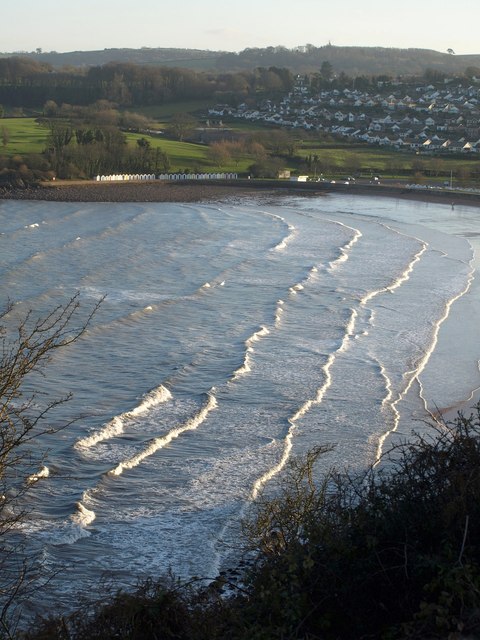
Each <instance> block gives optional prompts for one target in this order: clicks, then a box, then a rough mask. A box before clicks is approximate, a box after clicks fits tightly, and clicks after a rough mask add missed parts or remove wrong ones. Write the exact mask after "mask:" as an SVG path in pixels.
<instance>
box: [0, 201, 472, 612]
mask: <svg viewBox="0 0 480 640" xmlns="http://www.w3.org/2000/svg"><path fill="white" fill-rule="evenodd" d="M479 216H480V213H479V210H478V209H474V208H469V207H458V206H457V207H456V208H455V209H451V207H450V206H445V205H438V204H431V203H430V204H425V203H415V202H405V201H396V200H393V199H387V198H370V197H356V198H355V197H350V196H347V195H331V196H324V197H318V198H317V197H309V198H296V197H291V198H290V197H288V198H287V197H282V198H278V199H274V198H265V197H264V198H260V199H258V200H242V199H236V200H235V201H231V202H225V203H220V204H218V203H217V204H183V205H182V204H164V203H160V204H157V203H145V204H78V203H75V204H73V203H47V202H15V201H3V202H1V203H0V232H1V236H0V245H1V253H0V273H1V279H0V301H1V304H5V303H6V301H7V300H8V299H10V300H12V301H14V302H15V303H16V304H15V306H14V309H13V311H12V312H11V313H9V314H8V315H7V316H6V317H5V319H4V324H6V327H7V330H11V329H13V328H14V327H15V326H16V323H17V322H18V318H19V317H21V316H22V314H23V313H25V312H26V311H27V310H28V309H33V310H34V311H35V314H40V315H41V314H46V313H48V312H49V311H50V310H51V309H52V308H53V307H55V305H57V304H61V303H64V302H66V301H67V300H68V299H69V298H70V297H71V296H72V295H74V294H75V293H76V292H78V293H79V297H80V301H81V304H82V309H84V312H85V313H87V312H88V311H89V310H90V309H91V308H92V306H93V305H94V304H95V302H96V301H97V300H98V299H99V298H100V297H101V296H106V297H105V300H104V301H103V303H102V305H101V307H100V309H99V310H98V312H97V313H96V315H95V317H94V318H93V321H92V324H91V325H90V328H89V329H88V331H87V333H86V334H85V335H84V336H83V337H82V338H81V340H79V341H77V342H75V343H74V344H72V345H70V346H69V347H67V348H65V349H63V350H60V351H58V352H56V353H55V354H54V357H53V358H52V361H51V362H50V363H49V365H48V369H47V370H46V373H47V375H46V376H44V377H43V376H39V375H35V376H32V377H31V378H29V379H28V380H27V389H28V388H31V389H35V390H36V391H37V392H38V396H37V402H38V406H39V407H40V406H41V405H42V402H44V401H45V400H46V399H53V398H58V397H60V396H62V395H64V394H66V393H69V392H72V393H73V398H72V400H71V401H70V402H68V403H66V404H63V405H61V406H59V407H58V410H57V411H56V412H55V413H54V414H52V415H51V424H52V426H60V425H62V424H63V423H65V422H68V421H70V420H72V419H73V418H79V419H78V420H77V421H76V422H75V423H73V424H71V425H70V426H68V427H67V428H65V429H63V430H62V431H60V432H59V433H57V434H56V435H54V436H44V437H42V438H40V439H39V440H38V441H37V442H36V444H35V453H37V454H38V455H40V454H42V453H43V454H44V460H43V461H42V462H41V464H40V463H38V465H37V467H35V469H34V470H30V472H31V473H34V474H36V475H35V477H34V478H33V480H34V484H33V486H32V490H31V492H30V495H29V499H28V504H27V505H26V506H27V507H28V508H29V510H30V514H29V516H28V518H27V520H26V522H25V523H24V525H23V527H22V529H21V531H19V532H17V534H16V535H20V536H21V537H22V540H23V543H24V545H25V551H26V553H28V554H32V553H36V554H39V555H40V557H41V558H42V561H43V562H44V563H45V565H46V567H47V568H48V569H50V570H52V571H56V572H57V575H56V577H55V578H54V579H53V580H52V581H51V582H50V583H49V584H48V585H47V586H45V587H44V588H43V589H42V591H41V593H40V594H39V593H37V594H34V595H33V596H32V598H31V600H29V601H25V605H24V606H25V613H26V614H27V615H31V614H33V613H36V612H41V613H46V612H48V609H49V607H52V610H53V607H55V611H62V610H65V611H68V610H69V609H70V608H71V607H72V606H74V605H75V603H76V602H78V598H79V595H81V594H82V593H83V594H85V593H88V594H93V593H95V590H96V589H97V587H98V585H99V583H100V581H101V580H102V579H103V578H104V577H105V576H108V577H109V578H110V579H111V580H113V581H114V582H115V584H117V585H123V586H129V585H132V584H134V583H135V581H136V579H137V577H139V578H142V577H146V576H154V577H155V576H159V575H161V574H164V573H166V572H167V571H168V570H169V569H171V570H172V571H173V573H174V574H175V575H176V576H178V577H180V578H189V577H191V576H201V577H205V578H213V577H215V575H217V573H218V571H219V570H220V568H221V567H222V566H223V565H225V563H227V564H228V562H229V559H230V558H231V548H232V540H235V536H236V535H237V529H236V527H237V525H238V521H239V518H241V517H242V514H243V513H244V512H245V508H246V506H248V504H249V503H250V502H251V501H252V499H254V498H255V497H256V495H258V493H259V492H260V491H261V490H262V489H264V488H267V487H271V486H273V485H274V483H275V481H276V479H277V478H278V477H279V475H280V474H281V473H282V470H283V469H284V467H285V465H286V464H287V462H288V460H289V459H290V458H291V456H296V455H301V454H304V453H305V452H306V451H308V450H309V449H310V448H311V447H312V446H314V445H317V444H335V448H334V450H333V451H332V452H331V453H329V454H328V455H326V456H325V457H324V458H322V460H321V461H320V463H319V466H318V469H317V473H318V474H321V473H322V470H324V469H326V468H328V467H330V466H332V465H335V466H336V467H337V468H340V469H342V468H349V469H360V468H363V467H364V466H365V465H367V464H369V463H372V462H374V461H375V460H376V459H377V458H378V456H379V455H380V454H381V452H382V451H384V450H385V449H386V448H388V447H389V446H391V444H392V443H394V442H395V441H396V439H398V438H404V437H409V436H410V434H411V432H412V429H417V430H419V429H422V428H423V426H424V420H425V418H426V416H427V415H428V414H427V412H428V411H432V412H435V411H437V410H438V409H442V410H444V409H447V408H452V407H453V408H455V407H461V406H468V402H469V401H470V399H471V398H472V394H473V393H474V392H475V390H477V389H478V387H479V386H480V374H479V365H478V360H479V356H480V353H479V352H480V346H479V343H478V339H477V338H478V329H477V327H478V317H479V312H480V289H479V284H478V278H477V276H478V268H479V258H478V256H479V255H480V254H479V252H478V249H479V247H480V245H479V237H480V225H479ZM80 319H81V318H80Z"/></svg>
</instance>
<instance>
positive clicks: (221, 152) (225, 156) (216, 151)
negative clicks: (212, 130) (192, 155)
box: [207, 142, 232, 168]
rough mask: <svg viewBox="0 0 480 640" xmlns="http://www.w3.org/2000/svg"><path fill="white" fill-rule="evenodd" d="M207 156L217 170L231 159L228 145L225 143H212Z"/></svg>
mask: <svg viewBox="0 0 480 640" xmlns="http://www.w3.org/2000/svg"><path fill="white" fill-rule="evenodd" d="M207 155H208V158H209V160H210V162H211V163H212V164H213V165H214V166H215V167H218V168H220V167H222V166H224V165H226V164H228V163H229V162H230V160H231V159H232V156H231V154H230V148H229V144H228V143H226V142H213V143H212V144H211V145H210V146H209V147H208V151H207Z"/></svg>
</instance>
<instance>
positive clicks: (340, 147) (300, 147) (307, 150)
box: [0, 101, 480, 180]
mask: <svg viewBox="0 0 480 640" xmlns="http://www.w3.org/2000/svg"><path fill="white" fill-rule="evenodd" d="M200 107H205V103H204V102H201V101H198V103H181V104H178V105H173V104H172V105H168V106H159V107H155V108H154V107H152V108H149V109H148V110H142V111H143V112H144V113H145V115H148V116H149V117H155V118H157V119H158V118H164V119H165V121H168V119H169V118H170V117H171V115H172V113H175V112H177V113H178V111H179V110H182V109H183V110H184V111H185V112H186V111H190V112H191V111H192V110H195V109H196V108H200ZM232 128H234V129H236V130H238V131H239V132H241V133H245V134H247V133H254V132H255V131H259V132H262V133H265V132H268V129H266V128H265V127H259V126H258V125H255V124H253V123H234V124H233V126H232ZM4 133H5V135H3V134H4ZM300 135H301V133H300ZM47 137H48V130H47V129H46V128H45V127H42V126H41V125H39V124H38V123H37V122H36V120H35V119H34V118H1V119H0V155H6V156H10V157H11V156H15V155H20V156H26V155H29V154H39V153H42V151H43V150H44V149H45V146H46V143H47ZM126 137H127V142H128V144H129V145H132V146H134V145H136V143H137V140H138V139H139V138H142V137H148V140H149V142H150V144H151V147H152V148H154V149H155V148H160V149H161V150H162V151H163V152H165V153H166V154H167V155H168V158H169V160H170V170H171V171H172V172H180V171H185V170H187V171H188V170H190V171H198V172H203V171H231V172H237V173H246V172H248V167H249V166H250V165H251V164H252V163H253V162H254V159H253V157H251V156H248V155H246V154H245V155H241V156H239V157H237V158H232V159H230V160H227V161H226V162H225V163H223V164H222V165H221V166H219V165H218V164H215V162H214V161H213V160H212V159H211V158H210V157H209V152H208V146H206V145H203V144H193V143H190V142H179V141H175V140H170V139H168V138H164V137H163V136H145V135H141V134H135V133H128V134H127V135H126ZM4 142H6V144H4ZM313 156H318V162H317V166H313V165H310V167H309V169H308V170H307V169H306V168H305V166H306V161H307V159H308V158H309V157H310V158H313ZM415 162H416V163H417V164H420V165H421V166H420V168H419V170H420V171H422V170H424V169H426V170H428V173H429V179H436V180H443V179H445V177H447V176H449V175H450V172H452V173H453V174H454V175H459V173H460V172H463V173H464V174H468V175H469V174H472V173H473V171H476V172H477V173H478V167H479V164H480V159H478V158H476V157H473V158H468V157H467V158H463V157H462V158H451V157H441V158H436V157H428V156H416V155H415V154H414V153H413V152H408V153H407V152H396V151H390V150H387V149H384V148H378V147H371V146H366V145H365V146H364V145H359V144H355V145H349V144H348V143H346V142H344V141H332V140H329V139H327V140H325V139H321V138H319V137H313V136H310V135H305V137H304V139H299V140H298V141H297V147H296V152H295V159H293V160H288V161H286V163H285V168H288V169H291V170H294V171H295V170H297V171H301V172H306V171H307V172H308V173H310V174H312V175H313V174H316V175H317V176H319V175H320V174H324V175H325V177H327V178H338V177H340V176H342V175H345V174H349V175H352V174H355V175H360V174H361V175H364V176H365V175H369V174H377V175H381V176H385V177H386V176H389V177H394V178H402V177H403V178H405V177H406V176H411V177H412V179H413V176H414V173H415V171H416V169H414V168H413V167H414V166H415Z"/></svg>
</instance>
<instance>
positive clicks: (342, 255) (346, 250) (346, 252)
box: [329, 221, 362, 271]
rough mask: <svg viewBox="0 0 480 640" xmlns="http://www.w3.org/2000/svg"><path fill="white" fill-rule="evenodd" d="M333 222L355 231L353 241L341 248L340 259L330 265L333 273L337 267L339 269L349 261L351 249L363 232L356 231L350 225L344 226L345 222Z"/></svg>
mask: <svg viewBox="0 0 480 640" xmlns="http://www.w3.org/2000/svg"><path fill="white" fill-rule="evenodd" d="M331 222H335V224H338V225H340V226H342V227H345V228H346V229H349V230H350V231H353V238H351V240H349V241H348V242H347V244H345V245H344V246H343V247H340V255H339V257H338V258H337V259H336V260H333V262H330V263H329V267H330V269H331V270H332V271H333V270H334V269H336V268H337V267H339V266H340V265H341V264H343V263H344V262H346V261H347V260H348V255H349V252H350V249H351V248H352V247H353V245H354V244H355V243H356V242H358V240H359V239H360V238H361V237H362V232H361V231H360V230H359V229H355V228H354V227H349V226H348V225H346V224H343V222H338V221H331Z"/></svg>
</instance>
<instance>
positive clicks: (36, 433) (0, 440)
mask: <svg viewBox="0 0 480 640" xmlns="http://www.w3.org/2000/svg"><path fill="white" fill-rule="evenodd" d="M100 303H101V300H100V301H99V302H98V303H96V304H95V305H94V307H93V309H91V310H89V311H88V312H87V313H86V316H85V315H83V309H82V310H81V309H80V301H79V296H78V294H77V295H75V296H73V297H72V298H71V299H70V300H69V301H68V302H67V303H66V304H63V305H60V306H58V307H56V308H55V309H54V310H53V311H51V312H50V313H49V314H48V315H46V316H44V317H42V318H39V319H35V318H34V315H33V313H32V312H31V311H30V312H28V313H27V314H26V315H25V316H24V317H23V318H21V319H20V321H19V322H18V323H17V325H16V328H15V329H14V331H13V332H12V331H9V330H7V321H8V319H9V318H8V316H9V314H11V313H12V310H13V309H14V305H12V304H9V305H8V306H7V308H6V309H5V310H4V311H3V312H2V313H0V638H4V637H5V638H10V637H11V633H10V630H11V625H12V624H13V623H12V616H13V612H14V610H15V607H16V605H17V604H18V601H19V598H21V597H22V596H23V595H24V594H25V593H26V592H28V590H29V589H30V588H31V586H32V584H33V581H34V580H35V579H37V578H38V571H39V567H38V566H37V567H36V568H34V564H33V563H32V564H30V563H29V562H28V561H26V560H24V559H22V557H23V554H22V553H21V547H20V546H19V545H20V543H19V542H15V539H16V536H15V533H16V532H17V531H18V528H19V525H20V524H21V523H22V521H23V520H24V518H25V516H26V511H25V507H24V506H23V504H24V500H23V498H25V496H26V494H27V493H28V491H29V488H30V487H31V485H32V481H31V477H29V476H30V472H29V470H30V471H31V469H32V463H34V462H35V464H38V462H39V456H38V455H37V456H34V455H33V454H32V450H31V445H32V443H33V442H34V441H35V440H37V439H38V438H39V437H40V436H42V435H44V434H50V433H55V432H56V431H58V430H59V429H61V428H64V427H66V426H68V425H61V426H60V427H52V426H51V424H50V414H51V413H52V411H54V409H55V408H57V407H58V406H59V405H61V404H63V403H64V402H66V401H67V400H68V399H69V398H70V396H69V395H67V396H64V397H62V398H57V399H54V400H47V401H46V402H43V401H41V400H40V399H39V398H38V397H37V395H36V393H35V391H31V390H29V389H28V377H29V375H30V374H32V373H34V372H39V373H45V371H44V370H45V366H46V365H47V364H48V362H49V360H50V359H51V357H52V355H53V354H54V352H55V351H56V350H57V349H60V348H63V347H66V346H68V345H69V344H72V343H73V342H75V341H76V340H78V339H79V338H80V336H81V335H82V334H83V333H84V332H85V330H86V328H87V326H88V325H89V323H90V321H91V319H92V316H93V314H94V313H95V311H96V310H97V308H98V306H99V305H100ZM82 316H83V317H82ZM37 468H38V467H37Z"/></svg>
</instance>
